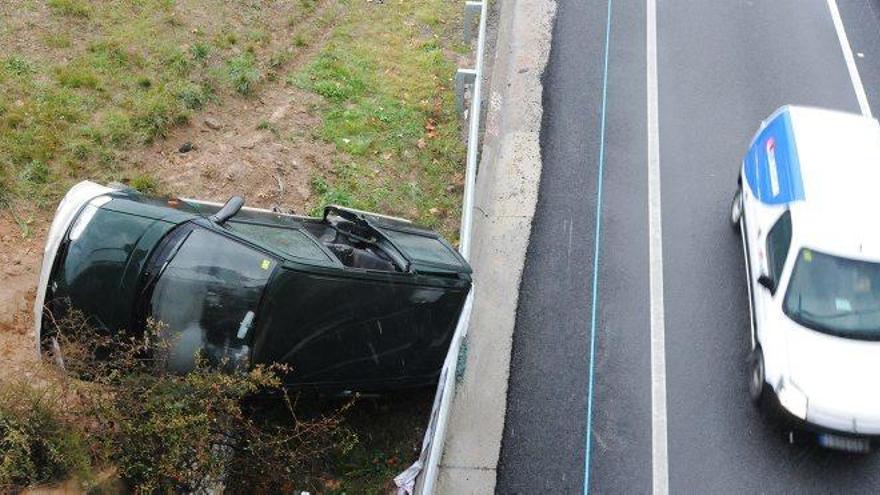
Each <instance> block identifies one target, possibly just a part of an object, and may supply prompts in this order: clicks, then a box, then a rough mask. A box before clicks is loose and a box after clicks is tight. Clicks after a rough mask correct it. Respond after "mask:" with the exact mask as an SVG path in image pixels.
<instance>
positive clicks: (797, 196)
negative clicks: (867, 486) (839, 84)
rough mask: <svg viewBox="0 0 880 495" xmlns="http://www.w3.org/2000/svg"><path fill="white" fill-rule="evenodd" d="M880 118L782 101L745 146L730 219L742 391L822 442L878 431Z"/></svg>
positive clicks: (851, 443) (842, 443)
mask: <svg viewBox="0 0 880 495" xmlns="http://www.w3.org/2000/svg"><path fill="white" fill-rule="evenodd" d="M878 192H880V123H878V122H877V121H876V120H874V119H872V118H869V117H864V116H862V115H855V114H849V113H843V112H837V111H831V110H823V109H817V108H805V107H797V106H785V107H782V108H780V109H778V110H777V111H776V112H775V113H773V114H772V115H771V116H770V117H769V118H768V119H767V120H765V121H764V122H763V123H762V125H761V127H760V129H759V130H758V132H757V134H756V135H755V137H754V139H753V140H752V143H751V145H750V147H749V150H748V152H747V153H746V155H745V157H744V159H743V163H742V168H741V171H740V176H739V188H738V189H737V191H736V194H735V195H734V199H733V202H732V206H731V211H730V221H731V223H732V224H733V226H734V227H735V228H736V229H738V230H739V232H740V233H741V236H742V243H743V251H744V256H745V264H746V274H747V277H748V283H747V287H748V292H749V302H750V309H751V344H752V353H751V358H750V360H749V392H750V395H751V397H752V399H753V400H754V401H756V402H758V403H766V402H765V400H766V399H767V398H770V399H772V400H771V402H770V403H775V404H777V405H779V406H781V409H782V410H783V411H784V412H785V414H786V415H787V417H788V418H789V419H792V420H793V421H794V422H795V423H796V424H797V426H799V427H800V428H798V431H806V432H809V433H810V434H811V435H812V434H815V437H816V440H817V441H818V443H819V444H820V445H822V446H824V447H828V448H833V449H840V450H848V451H855V452H867V451H869V450H870V448H871V445H872V442H875V441H876V439H877V435H880V228H878V220H877V214H878V211H880V194H878Z"/></svg>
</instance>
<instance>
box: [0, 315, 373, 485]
mask: <svg viewBox="0 0 880 495" xmlns="http://www.w3.org/2000/svg"><path fill="white" fill-rule="evenodd" d="M53 327H54V328H51V329H47V331H46V333H45V334H44V337H45V338H46V339H49V341H48V342H47V345H46V347H45V348H46V349H54V350H52V351H50V352H47V354H46V360H45V361H46V363H47V364H48V363H58V364H62V365H63V367H64V372H63V373H59V372H55V373H53V374H47V375H46V377H45V382H46V383H48V384H49V387H48V389H49V390H58V391H63V394H61V396H59V397H58V398H55V397H56V396H52V400H48V401H42V402H41V401H37V400H36V399H34V400H31V399H30V398H31V397H36V398H41V397H44V394H41V393H40V392H39V391H38V389H37V388H34V387H33V386H31V388H27V389H22V390H24V392H20V391H18V390H16V391H14V392H12V393H7V394H6V395H3V394H0V452H7V451H12V450H10V449H11V447H8V446H7V445H12V446H13V447H15V448H16V449H17V450H14V452H15V453H16V455H15V456H14V457H9V456H8V455H7V456H6V457H5V458H4V459H11V460H10V461H8V462H7V461H3V463H0V490H2V489H5V488H9V489H14V488H17V487H22V486H25V485H27V484H29V483H33V482H46V481H52V480H58V479H59V478H63V477H65V476H69V475H71V474H76V475H78V476H80V477H83V478H87V477H88V473H89V472H90V465H102V464H105V463H107V462H110V463H112V464H113V465H114V466H115V468H116V472H117V473H118V475H119V476H120V477H121V478H122V479H123V480H124V481H125V482H126V484H127V485H128V488H129V490H130V491H133V492H138V493H153V492H157V493H179V492H196V493H202V492H207V491H210V490H212V489H216V488H217V487H218V486H220V485H221V484H222V485H225V486H226V487H227V489H229V490H231V491H232V492H233V493H238V492H242V493H244V492H247V493H255V492H256V493H276V492H290V491H291V490H292V489H293V488H294V487H295V486H297V485H299V487H301V484H302V483H304V482H305V481H306V480H307V479H308V476H307V475H306V472H307V471H306V469H307V468H311V467H313V463H315V462H316V461H320V460H322V459H324V458H325V457H326V455H327V454H328V453H330V452H347V451H348V450H350V449H351V448H352V446H353V445H354V443H355V442H356V440H357V438H356V436H354V434H352V433H351V432H350V431H349V430H348V429H346V428H345V427H343V426H342V424H341V423H342V416H341V415H342V413H343V412H344V411H345V410H346V409H347V407H348V406H349V405H350V403H349V404H346V405H343V406H342V407H339V408H337V409H336V410H335V411H332V412H330V413H329V414H312V415H310V416H308V417H303V416H300V415H298V414H297V413H296V412H295V411H296V401H297V398H296V397H291V396H289V395H288V394H287V392H286V391H285V390H284V388H283V387H282V382H281V377H282V376H283V375H284V373H287V372H288V370H287V369H286V368H284V367H281V366H273V367H255V368H253V369H251V370H249V371H245V370H243V369H233V367H232V366H229V364H228V363H227V362H220V363H216V364H215V365H211V364H209V362H208V360H206V359H203V358H201V357H199V356H197V359H196V362H197V365H196V369H195V370H193V371H191V372H190V373H188V374H186V375H179V374H174V373H171V372H168V371H167V369H166V367H165V366H164V363H165V361H164V356H167V355H168V351H169V346H171V345H173V343H174V338H173V337H172V335H173V333H172V332H170V331H169V330H168V329H167V328H166V327H164V326H162V325H158V324H148V330H147V331H146V332H144V333H143V334H142V335H137V336H133V335H130V334H127V333H124V332H122V333H116V334H112V335H109V334H107V333H105V332H100V331H97V330H95V329H94V328H93V327H92V326H91V325H89V323H88V319H87V318H86V317H84V316H83V315H82V314H81V313H79V312H77V311H68V314H67V315H66V316H64V317H61V318H60V319H59V320H58V321H57V322H54V325H53ZM48 344H51V345H48ZM50 368H55V367H54V366H51V367H50ZM0 390H3V389H0ZM44 406H45V407H44ZM10 410H12V411H14V414H13V415H11V417H13V418H14V419H15V421H14V422H13V421H6V422H4V421H5V418H6V417H7V416H8V414H7V413H6V411H10ZM62 413H63V414H62ZM68 418H69V419H68ZM7 423H8V424H12V425H14V428H9V427H6V429H5V430H4V427H5V425H7ZM56 423H57V424H58V425H63V426H64V427H63V428H62V427H55V426H53V425H55V424H56ZM7 430H8V431H11V432H13V433H12V434H7V435H6V436H4V432H5V431H7ZM32 430H33V431H32ZM20 431H24V432H25V434H26V435H25V437H23V436H22V434H20V433H18V432H20ZM37 433H39V434H40V436H36V435H37ZM27 435H30V436H27ZM31 437H33V438H36V440H34V441H30V442H24V441H22V440H20V439H21V438H31ZM8 439H11V440H8ZM4 441H5V442H7V443H3V442H4ZM19 445H22V447H18V446H19ZM31 445H36V446H37V447H39V448H35V447H31ZM84 445H85V446H87V447H88V449H86V448H85V447H84ZM43 446H48V447H43ZM44 452H49V454H43V453H44ZM56 453H57V455H56ZM37 454H39V455H37ZM90 461H91V463H90ZM7 464H9V466H8V467H7V466H6V465H7ZM4 469H5V470H4ZM4 473H9V474H8V476H7V477H6V478H3V476H4ZM4 483H5V485H6V486H4Z"/></svg>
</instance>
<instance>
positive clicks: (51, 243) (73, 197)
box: [34, 181, 115, 354]
mask: <svg viewBox="0 0 880 495" xmlns="http://www.w3.org/2000/svg"><path fill="white" fill-rule="evenodd" d="M114 190H115V189H112V188H109V187H105V186H102V185H100V184H96V183H94V182H90V181H83V182H80V183H79V184H77V185H75V186H73V187H72V188H71V189H70V191H68V192H67V194H66V195H65V196H64V199H62V200H61V203H60V204H59V205H58V208H57V209H56V210H55V219H54V220H53V221H52V226H51V227H50V228H49V234H48V235H47V236H46V246H45V248H44V249H43V264H42V267H41V268H40V281H39V285H38V286H37V298H36V300H35V301H34V334H35V339H36V351H37V354H39V353H40V331H41V328H42V326H43V306H44V304H45V303H46V289H47V285H48V283H49V276H50V275H51V272H52V266H54V264H55V258H56V257H57V256H58V249H59V247H60V246H61V241H62V240H63V239H64V235H65V234H66V233H67V230H68V229H69V228H70V224H71V223H72V222H73V221H74V219H75V218H76V216H77V214H78V213H79V212H80V210H82V209H83V208H84V207H85V205H87V204H88V203H89V202H90V201H92V200H93V199H95V198H97V197H99V196H101V195H104V194H107V193H111V192H113V191H114Z"/></svg>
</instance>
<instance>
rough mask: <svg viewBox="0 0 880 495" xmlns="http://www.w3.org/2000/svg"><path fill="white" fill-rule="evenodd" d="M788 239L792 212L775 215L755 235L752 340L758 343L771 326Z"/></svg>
mask: <svg viewBox="0 0 880 495" xmlns="http://www.w3.org/2000/svg"><path fill="white" fill-rule="evenodd" d="M791 237H792V224H791V211H790V210H787V209H786V210H784V211H783V212H782V213H781V214H779V215H778V217H777V218H776V219H775V221H774V222H772V224H770V228H769V229H766V232H763V231H762V229H758V230H756V232H755V237H754V241H755V242H754V243H753V244H752V246H754V249H752V251H753V252H754V254H753V258H752V261H751V262H752V268H751V270H750V271H751V280H750V284H751V291H752V294H753V295H754V297H753V303H754V323H755V331H756V335H755V337H756V339H757V340H759V341H760V340H762V335H763V334H765V333H766V332H767V331H769V330H770V327H771V326H770V325H768V321H769V320H770V319H771V315H770V312H771V309H772V305H773V304H774V300H775V299H776V295H777V294H778V293H779V292H780V283H781V281H782V279H783V273H784V270H785V263H786V261H787V260H788V256H789V251H790V250H791Z"/></svg>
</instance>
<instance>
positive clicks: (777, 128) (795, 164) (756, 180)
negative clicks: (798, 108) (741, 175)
mask: <svg viewBox="0 0 880 495" xmlns="http://www.w3.org/2000/svg"><path fill="white" fill-rule="evenodd" d="M743 167H744V168H745V173H746V174H745V175H746V181H747V182H748V183H749V187H750V188H751V189H752V193H753V194H754V195H755V196H756V197H757V198H758V200H759V201H761V202H762V203H765V204H771V205H781V204H788V203H791V202H793V201H798V200H803V199H804V185H803V181H802V179H801V166H800V162H799V161H798V153H797V145H796V143H795V140H794V133H793V132H792V128H791V115H790V114H789V112H788V110H784V111H782V112H780V113H779V114H778V115H777V116H776V117H774V118H773V120H772V121H770V123H769V124H767V127H765V128H764V129H763V130H762V131H761V133H760V134H759V135H758V137H757V138H756V139H755V140H754V142H752V146H751V148H749V152H748V154H747V155H746V157H745V158H744V159H743Z"/></svg>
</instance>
